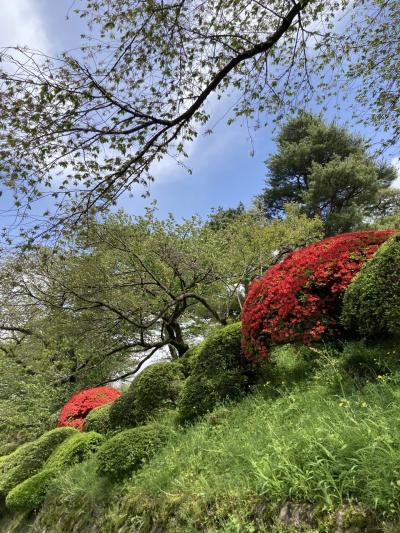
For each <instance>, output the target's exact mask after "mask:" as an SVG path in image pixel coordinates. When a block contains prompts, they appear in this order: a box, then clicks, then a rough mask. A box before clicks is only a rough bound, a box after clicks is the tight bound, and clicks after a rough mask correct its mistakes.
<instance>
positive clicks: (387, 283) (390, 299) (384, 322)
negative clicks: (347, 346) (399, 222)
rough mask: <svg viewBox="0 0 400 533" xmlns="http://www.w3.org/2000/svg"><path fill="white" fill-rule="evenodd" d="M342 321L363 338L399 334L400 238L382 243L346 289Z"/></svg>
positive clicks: (396, 236)
mask: <svg viewBox="0 0 400 533" xmlns="http://www.w3.org/2000/svg"><path fill="white" fill-rule="evenodd" d="M341 321H342V324H343V325H344V327H346V328H347V329H349V330H352V331H356V332H357V333H359V334H361V335H363V336H366V337H374V336H376V335H382V334H383V335H384V334H388V333H389V334H394V335H400V235H395V236H393V237H392V238H391V239H389V240H388V241H387V242H385V243H384V244H383V245H382V246H381V247H380V248H379V250H378V251H377V252H376V254H375V255H374V257H373V258H372V260H371V261H368V263H366V264H365V265H364V266H363V268H362V269H361V270H360V272H359V273H358V274H357V276H356V277H355V278H354V279H353V280H352V282H351V283H350V285H349V286H348V287H347V289H346V292H345V294H344V298H343V311H342V316H341Z"/></svg>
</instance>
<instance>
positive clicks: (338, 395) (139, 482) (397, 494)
mask: <svg viewBox="0 0 400 533" xmlns="http://www.w3.org/2000/svg"><path fill="white" fill-rule="evenodd" d="M351 346H353V347H352V348H351ZM290 350H294V348H293V347H292V348H290V349H287V350H286V351H285V350H284V352H285V353H282V354H281V355H282V357H281V358H280V360H279V364H277V368H275V370H274V372H273V373H271V380H270V381H269V382H268V383H265V384H264V386H261V387H259V390H258V391H257V392H255V393H254V394H252V395H249V396H247V397H246V398H244V399H243V400H242V401H240V403H237V404H234V403H232V404H225V405H222V406H219V407H217V409H216V410H215V411H214V412H212V413H210V414H208V415H206V416H205V417H204V418H203V419H202V420H201V421H200V422H198V423H197V424H196V425H194V426H191V427H188V428H186V429H185V428H181V429H180V430H176V431H174V432H172V435H171V437H170V440H169V441H168V443H167V444H166V446H165V447H164V448H163V449H162V450H161V452H159V453H158V455H157V456H156V457H154V458H153V459H151V460H149V461H148V462H146V463H145V464H144V465H143V467H142V469H141V470H140V471H138V472H137V473H135V474H134V475H133V476H132V477H131V478H128V479H127V480H126V481H125V482H122V481H119V482H116V483H114V484H112V485H111V484H110V483H109V482H107V481H105V480H104V479H101V478H99V477H98V476H97V475H96V468H95V463H94V462H90V463H84V464H82V465H78V466H76V467H74V469H73V470H71V471H70V472H66V473H65V474H63V476H62V478H60V479H59V480H57V481H56V482H55V485H54V488H53V490H50V493H49V496H48V498H47V501H46V502H45V507H44V508H43V510H42V511H41V512H40V513H39V515H38V517H37V519H36V521H35V523H34V525H33V531H44V530H45V531H52V532H53V531H54V532H55V533H57V532H58V531H60V532H62V531H91V529H90V528H92V527H94V528H95V530H96V531H99V532H104V533H106V532H107V533H111V532H114V531H115V532H117V531H138V532H140V533H142V532H143V533H145V532H150V531H163V532H171V533H172V532H174V533H175V532H178V533H179V532H182V533H183V532H185V533H186V532H191V531H193V532H194V531H206V532H214V531H221V532H226V531H227V532H238V533H239V532H242V531H243V532H253V531H257V530H261V531H263V530H271V531H282V532H288V531H290V529H289V528H288V526H287V525H282V524H279V520H278V518H277V516H278V514H279V510H280V508H281V507H282V505H283V504H284V503H285V502H287V501H292V502H308V503H310V504H311V505H312V508H313V510H314V514H315V519H316V521H317V523H318V525H317V526H315V527H316V529H314V531H331V530H332V529H331V528H332V527H333V526H332V520H333V517H334V514H335V512H336V510H337V509H339V508H345V509H350V511H351V509H356V510H357V509H358V510H360V509H361V510H363V509H365V510H367V511H368V512H369V513H370V514H371V515H372V516H373V519H374V520H377V521H378V523H379V524H380V525H379V527H376V528H375V529H372V530H371V531H391V532H394V531H396V526H391V525H390V524H398V523H400V424H399V423H398V421H399V420H400V374H399V373H398V372H397V370H396V366H397V365H398V363H397V359H396V358H394V359H393V361H394V363H393V365H392V367H391V373H390V372H389V368H388V371H387V372H386V373H384V374H377V373H373V374H368V373H367V374H365V373H364V370H363V368H364V367H362V369H361V370H362V371H361V374H360V375H358V374H357V375H356V376H354V375H353V374H351V375H350V374H348V373H346V372H345V371H344V368H345V367H346V365H348V360H349V359H350V358H351V357H353V356H354V354H355V353H356V352H357V350H359V352H360V353H361V352H362V351H363V350H364V352H365V350H367V351H368V350H372V351H371V353H373V354H375V355H376V353H377V352H376V350H377V348H376V346H375V347H373V348H368V349H364V348H363V347H362V346H361V345H349V346H346V347H345V349H344V351H343V352H342V353H341V354H337V353H336V354H334V353H333V352H329V351H327V350H322V352H321V354H319V355H320V357H319V361H318V363H317V364H316V365H314V370H313V371H312V372H311V371H310V373H309V375H308V378H307V379H302V375H301V372H300V370H299V369H300V368H302V365H303V366H304V362H303V361H301V359H299V361H298V363H297V362H293V358H292V357H291V356H290ZM346 350H347V351H346ZM389 351H390V353H389ZM389 351H388V352H387V355H388V354H389V355H391V356H392V355H393V349H392V348H390V350H389ZM360 353H358V354H357V357H356V359H357V361H358V363H357V364H359V362H360V360H362V361H364V360H365V359H368V358H367V357H366V356H365V353H364V359H363V358H362V357H361V356H360ZM382 353H383V352H382V350H381V355H382ZM309 355H310V354H308V355H307V357H308V356H309ZM315 355H317V354H315ZM375 355H374V357H375ZM285 358H286V359H287V361H286V362H285ZM363 364H364V363H363ZM285 365H286V366H287V368H288V372H287V373H285V371H284V368H285ZM374 365H376V363H375V362H374ZM304 368H309V367H308V366H307V365H306V366H305V367H304ZM360 368H361V367H360ZM374 368H375V366H374ZM376 368H381V366H380V364H379V365H378V366H377V367H376ZM289 370H290V372H289ZM289 374H290V375H291V376H292V377H293V376H295V375H297V376H298V377H297V378H296V379H289V380H285V379H284V377H285V375H287V376H288V375H289ZM104 494H107V497H105V496H104ZM82 501H83V502H84V505H82V504H81V502H82ZM58 509H61V510H62V511H61V512H60V511H59V510H58ZM82 509H83V510H82ZM350 511H349V512H350ZM346 512H347V511H346ZM351 512H353V511H351ZM351 512H350V514H351ZM357 512H358V514H359V515H360V514H363V513H362V512H361V511H357ZM357 512H356V511H355V514H357ZM367 515H368V513H367ZM357 520H359V517H358V518H357ZM374 527H375V526H374ZM46 528H47V529H46ZM359 530H360V531H363V530H364V529H359ZM307 531H312V529H308V530H307ZM356 531H357V529H356Z"/></svg>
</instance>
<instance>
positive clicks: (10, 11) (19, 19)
mask: <svg viewBox="0 0 400 533" xmlns="http://www.w3.org/2000/svg"><path fill="white" fill-rule="evenodd" d="M17 45H18V46H27V47H29V48H33V49H35V50H40V51H42V52H45V53H49V52H50V51H51V44H50V40H49V38H48V36H47V33H46V27H45V23H44V20H43V19H42V18H41V15H40V8H39V2H38V0H3V1H2V2H1V9H0V47H1V48H2V47H7V46H17Z"/></svg>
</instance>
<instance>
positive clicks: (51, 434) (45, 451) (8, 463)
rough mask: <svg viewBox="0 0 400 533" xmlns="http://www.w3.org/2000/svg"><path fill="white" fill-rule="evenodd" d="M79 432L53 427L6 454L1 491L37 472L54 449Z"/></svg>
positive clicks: (0, 464)
mask: <svg viewBox="0 0 400 533" xmlns="http://www.w3.org/2000/svg"><path fill="white" fill-rule="evenodd" d="M77 433H78V432H77V430H76V429H74V428H71V427H64V428H57V429H53V430H51V431H48V432H47V433H44V434H43V435H42V436H41V437H39V438H38V439H37V440H35V441H33V442H27V443H26V444H23V445H22V446H20V447H19V448H17V449H16V450H15V451H14V452H13V453H11V454H10V455H7V456H5V459H4V460H2V461H1V462H0V493H2V494H3V495H6V494H7V493H8V492H9V491H10V490H11V489H12V488H14V487H16V486H17V485H19V484H20V483H22V481H25V479H28V478H29V477H31V476H32V475H33V474H36V472H38V471H39V470H40V469H41V468H42V466H43V465H44V463H45V462H46V461H47V459H48V458H49V457H50V455H51V454H52V452H53V450H54V449H55V448H57V446H59V445H60V444H61V443H62V442H63V441H65V440H66V439H68V438H69V437H71V436H73V435H76V434H77Z"/></svg>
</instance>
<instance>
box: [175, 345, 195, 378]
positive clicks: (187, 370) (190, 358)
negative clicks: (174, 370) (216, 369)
mask: <svg viewBox="0 0 400 533" xmlns="http://www.w3.org/2000/svg"><path fill="white" fill-rule="evenodd" d="M199 350H200V345H199V344H197V345H196V346H192V347H191V348H189V350H188V351H187V352H186V353H185V354H184V355H183V357H180V358H179V359H176V360H175V361H173V362H172V364H174V365H177V366H178V367H179V369H180V370H181V372H182V374H183V375H184V376H185V378H187V377H189V376H190V374H191V372H192V366H193V364H194V361H195V360H196V357H197V354H198V353H199Z"/></svg>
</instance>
